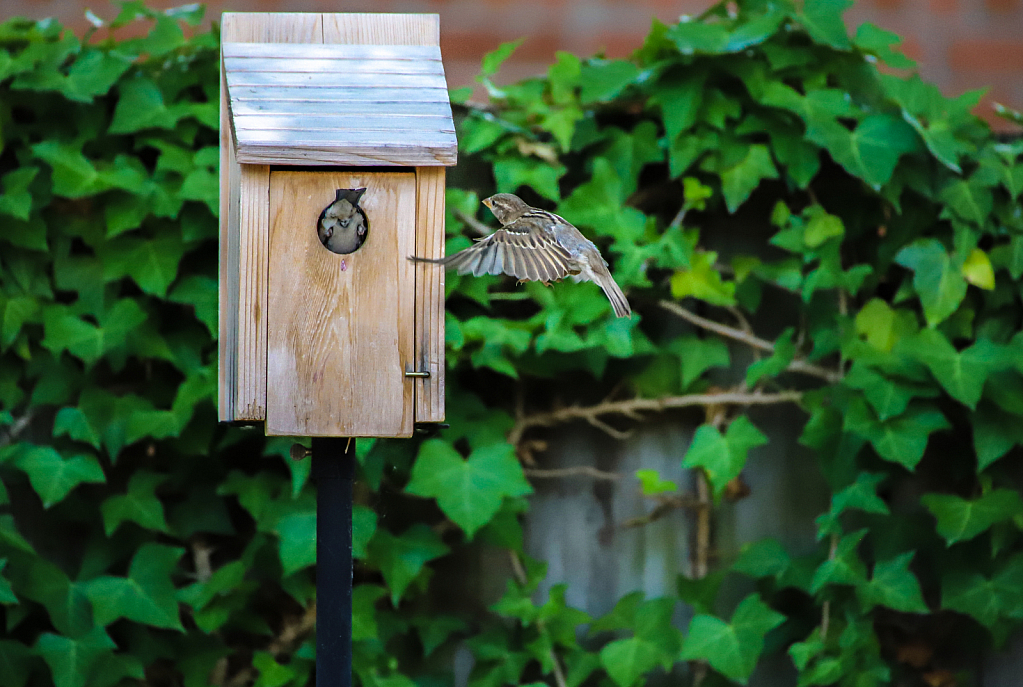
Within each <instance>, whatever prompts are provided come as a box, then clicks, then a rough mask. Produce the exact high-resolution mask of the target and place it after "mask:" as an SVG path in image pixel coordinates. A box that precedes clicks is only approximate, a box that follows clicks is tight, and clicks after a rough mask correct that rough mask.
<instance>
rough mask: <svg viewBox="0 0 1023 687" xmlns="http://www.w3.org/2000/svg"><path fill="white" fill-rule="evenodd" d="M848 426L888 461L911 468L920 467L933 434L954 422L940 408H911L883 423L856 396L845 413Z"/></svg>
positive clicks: (848, 428)
mask: <svg viewBox="0 0 1023 687" xmlns="http://www.w3.org/2000/svg"><path fill="white" fill-rule="evenodd" d="M844 421H845V429H847V430H848V431H850V432H853V433H854V434H858V435H859V436H861V437H863V438H864V439H866V440H868V441H869V442H870V443H871V444H872V445H873V447H874V450H876V451H877V453H878V455H880V456H881V457H882V458H884V459H885V460H889V461H891V462H893V463H898V464H900V465H902V466H903V467H905V468H906V469H907V470H913V469H914V468H916V465H917V463H919V462H920V459H921V458H923V455H924V449H926V448H927V441H928V439H929V438H930V435H931V434H932V433H934V432H936V431H938V430H942V429H948V428H949V427H950V426H951V425H950V424H949V422H948V420H947V419H945V416H944V415H943V414H942V413H940V412H939V411H937V410H932V409H929V408H927V407H910V409H909V410H907V411H906V412H905V413H904V414H902V415H900V416H899V417H896V418H894V419H892V420H886V421H884V422H881V421H879V420H877V418H876V417H875V416H874V413H873V412H872V411H871V410H870V408H869V407H868V406H867V404H866V403H865V402H864V401H862V400H860V399H854V401H853V402H852V403H850V404H849V408H848V410H847V412H846V414H845V420H844Z"/></svg>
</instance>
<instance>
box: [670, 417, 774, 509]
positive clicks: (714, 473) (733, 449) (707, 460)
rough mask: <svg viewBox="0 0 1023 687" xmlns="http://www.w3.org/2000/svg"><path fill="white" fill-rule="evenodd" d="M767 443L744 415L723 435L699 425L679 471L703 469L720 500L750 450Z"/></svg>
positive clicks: (709, 426) (708, 427)
mask: <svg viewBox="0 0 1023 687" xmlns="http://www.w3.org/2000/svg"><path fill="white" fill-rule="evenodd" d="M766 443H767V437H765V436H764V435H763V434H761V433H760V430H758V429H757V428H756V427H755V426H754V425H753V423H752V422H750V421H749V419H748V418H747V417H746V416H745V415H740V416H739V417H737V418H736V419H735V420H734V421H733V422H732V423H731V424H730V425H729V426H728V429H727V430H726V431H725V433H724V434H723V435H722V434H721V433H720V432H719V431H718V430H717V429H716V428H715V427H712V426H711V425H701V426H700V427H699V428H698V429H697V430H696V434H695V435H694V436H693V442H692V443H691V444H690V445H689V450H688V451H686V455H685V458H683V459H682V467H684V468H697V467H702V468H703V470H704V472H705V473H706V475H707V479H708V480H709V481H710V484H711V487H712V488H713V490H714V498H715V499H719V498H721V495H722V494H723V493H724V491H725V487H726V486H727V485H728V483H729V482H730V481H731V480H732V479H734V478H736V477H738V476H739V473H740V472H741V471H742V468H743V466H745V465H746V456H747V454H748V453H749V450H750V449H751V448H755V447H757V446H762V445H764V444H766Z"/></svg>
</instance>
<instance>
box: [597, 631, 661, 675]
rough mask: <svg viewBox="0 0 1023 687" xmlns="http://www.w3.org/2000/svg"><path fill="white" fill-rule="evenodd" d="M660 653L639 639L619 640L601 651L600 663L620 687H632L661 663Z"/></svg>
mask: <svg viewBox="0 0 1023 687" xmlns="http://www.w3.org/2000/svg"><path fill="white" fill-rule="evenodd" d="M660 653H661V652H660V651H659V650H658V649H657V647H656V646H654V645H653V644H652V643H650V642H648V641H646V640H643V639H640V638H639V637H629V638H628V639H618V640H615V641H613V642H609V643H608V644H606V645H604V648H602V649H601V650H600V663H601V665H603V666H604V670H606V671H607V674H608V675H610V676H611V679H612V680H614V681H615V683H616V684H618V685H619V687H631V685H634V684H637V683H638V682H639V678H640V677H641V676H642V675H643V674H645V673H646V672H647V671H649V670H652V669H653V668H654V667H655V666H656V665H657V664H658V662H659V658H660Z"/></svg>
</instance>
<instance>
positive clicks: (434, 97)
mask: <svg viewBox="0 0 1023 687" xmlns="http://www.w3.org/2000/svg"><path fill="white" fill-rule="evenodd" d="M278 100H279V101H286V102H313V103H320V102H324V101H343V102H344V103H345V107H348V106H349V105H351V106H352V107H365V103H367V102H379V103H383V104H385V105H387V104H393V103H403V102H407V103H440V104H443V105H446V106H447V107H448V109H450V108H451V103H450V101H449V100H448V90H447V89H446V88H381V87H373V88H356V87H351V88H349V87H347V86H339V87H337V88H334V87H331V88H317V89H315V90H311V89H308V88H293V87H290V86H238V87H236V88H235V89H233V90H232V91H231V107H232V108H234V106H235V105H237V104H238V103H240V102H241V103H246V102H258V103H273V102H274V101H278Z"/></svg>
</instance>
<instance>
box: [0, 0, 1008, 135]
mask: <svg viewBox="0 0 1023 687" xmlns="http://www.w3.org/2000/svg"><path fill="white" fill-rule="evenodd" d="M184 2H185V0H178V1H177V2H175V1H173V0H171V1H168V0H150V4H151V5H152V6H163V7H170V6H175V5H179V4H183V3H184ZM710 4H711V3H710V2H708V0H679V1H676V2H670V1H668V0H633V1H631V2H630V1H629V0H376V1H375V2H374V1H372V0H348V1H347V2H344V1H342V2H338V1H336V0H335V1H333V2H328V1H327V0H291V1H289V2H281V1H279V0H211V1H210V2H209V3H207V17H208V18H215V17H218V16H219V15H220V13H221V12H223V11H225V10H232V11H253V12H271V11H318V12H436V13H439V14H440V17H441V48H442V50H443V53H444V59H445V67H446V69H447V73H448V83H449V84H450V85H451V86H453V87H454V86H462V85H466V84H471V83H473V79H474V77H475V76H476V74H477V71H478V69H479V62H480V58H481V57H482V56H483V54H484V53H486V52H488V51H490V50H493V49H494V48H495V47H497V45H499V44H500V43H502V42H504V41H508V40H513V39H515V38H519V37H521V36H529V39H528V40H527V41H526V43H525V44H524V45H523V46H522V47H521V48H519V50H518V52H517V53H516V54H515V56H514V57H513V58H512V60H511V61H510V62H509V63H508V64H507V65H506V68H505V69H504V70H503V71H502V77H503V78H504V79H507V80H512V79H516V78H520V77H524V76H530V75H533V74H536V73H539V72H542V71H545V70H546V68H547V66H548V65H549V64H550V63H551V62H552V61H553V59H554V53H555V51H557V50H567V51H569V52H573V53H576V54H579V55H589V54H592V53H594V52H596V51H598V50H605V51H606V52H607V54H608V55H609V56H612V57H617V56H624V55H627V54H628V53H629V52H631V51H632V50H633V49H634V48H636V47H638V46H639V44H640V42H641V41H642V39H643V37H644V36H645V35H646V32H647V30H648V29H649V27H650V20H651V19H652V18H653V17H657V18H658V19H660V20H661V21H663V22H666V23H669V22H674V21H675V20H677V19H678V16H679V15H680V14H698V13H699V12H700V11H702V10H703V9H705V8H706V7H708V6H709V5H710ZM86 7H91V8H92V9H93V11H95V12H96V13H97V14H99V15H100V16H104V17H109V16H113V15H114V13H115V10H114V9H113V8H112V7H111V6H109V5H106V4H104V3H102V2H97V3H93V2H90V1H89V0H3V3H2V5H0V16H2V17H3V18H7V17H11V16H17V15H20V16H28V17H32V18H42V17H49V16H55V17H57V18H59V19H60V20H61V22H63V23H64V24H65V25H67V26H70V27H72V28H74V29H75V30H76V31H77V32H79V33H80V32H81V31H83V30H84V29H85V28H86V26H87V24H86V22H85V20H84V18H83V12H84V11H85V8H86ZM846 17H847V19H848V20H849V22H848V23H849V25H850V26H851V27H854V28H855V27H856V26H857V25H859V24H860V23H862V22H864V21H870V22H873V23H874V24H877V25H878V26H881V27H882V28H885V29H888V30H889V31H894V32H895V33H898V34H899V35H901V36H903V37H904V38H905V43H904V45H905V48H906V52H907V53H908V54H909V55H910V56H911V57H913V58H914V59H916V60H918V61H919V63H920V70H921V72H922V73H923V75H924V78H926V79H928V80H930V81H933V82H935V83H937V84H938V85H939V86H940V87H941V89H942V90H943V91H944V92H945V93H946V94H948V95H955V94H959V93H962V92H963V91H966V90H972V89H975V88H980V87H984V86H990V90H989V93H988V96H987V97H985V99H984V101H983V102H982V103H981V106H980V108H979V110H978V114H980V115H981V116H983V117H985V119H988V120H989V121H992V122H993V123H994V124H995V126H996V127H998V128H1000V129H1005V130H1009V129H1010V128H1011V127H1009V126H1008V125H1007V124H1006V123H1004V122H1001V120H998V119H997V118H995V117H993V116H992V114H991V102H992V101H997V102H1001V103H1003V104H1005V105H1008V106H1010V107H1013V108H1015V109H1023V0H859V2H857V3H856V5H855V6H854V7H853V8H852V9H851V10H850V11H849V12H848V14H847V15H846Z"/></svg>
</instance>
